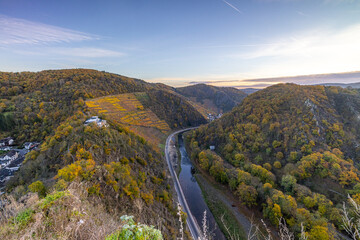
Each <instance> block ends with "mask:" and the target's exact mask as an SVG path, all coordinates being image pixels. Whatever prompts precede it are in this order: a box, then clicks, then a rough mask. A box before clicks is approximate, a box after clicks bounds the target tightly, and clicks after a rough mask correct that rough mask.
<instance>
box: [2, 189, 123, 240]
mask: <svg viewBox="0 0 360 240" xmlns="http://www.w3.org/2000/svg"><path fill="white" fill-rule="evenodd" d="M59 193H61V194H59ZM87 195H88V193H87V187H86V186H85V185H84V184H81V183H72V184H71V185H70V186H69V188H68V189H67V190H66V191H65V192H54V193H53V194H52V195H51V196H52V199H51V198H48V197H47V198H45V199H42V200H41V201H34V195H32V196H31V197H27V199H24V201H23V203H22V204H21V203H20V204H19V203H15V201H14V199H12V200H10V201H8V202H7V204H6V206H5V209H8V210H6V212H7V213H8V216H6V217H4V216H3V218H2V222H1V227H0V235H1V236H2V239H84V240H85V239H86V240H88V239H94V240H95V239H105V237H106V236H107V235H109V234H111V233H112V232H114V231H116V230H117V229H119V227H120V226H121V222H120V219H117V220H116V219H114V218H113V217H112V216H111V215H110V214H108V213H107V212H106V210H105V208H104V206H103V205H102V204H101V202H100V201H98V202H97V203H96V204H91V203H90V202H89V201H88V200H87V197H88V196H87ZM54 196H60V197H59V198H57V199H56V197H54ZM49 199H50V200H49ZM24 209H31V210H32V215H31V217H30V218H29V219H28V220H26V221H25V222H22V223H20V222H16V221H14V216H15V218H16V216H19V215H20V214H21V211H23V210H24ZM5 219H6V220H5Z"/></svg>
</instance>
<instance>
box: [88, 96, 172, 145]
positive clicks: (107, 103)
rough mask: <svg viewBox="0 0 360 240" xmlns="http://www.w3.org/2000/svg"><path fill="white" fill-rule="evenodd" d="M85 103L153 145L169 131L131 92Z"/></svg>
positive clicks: (97, 112)
mask: <svg viewBox="0 0 360 240" xmlns="http://www.w3.org/2000/svg"><path fill="white" fill-rule="evenodd" d="M86 105H87V106H88V107H89V108H90V110H92V111H93V112H94V113H96V114H103V115H105V116H106V117H107V118H108V119H109V120H112V121H114V122H117V123H120V124H122V125H124V126H127V127H128V128H129V130H130V131H133V132H135V133H136V134H138V135H140V136H142V137H143V138H145V139H146V140H147V141H148V142H149V143H151V144H153V145H154V146H158V144H159V143H160V142H161V140H162V138H163V137H164V136H165V135H166V134H167V132H169V131H170V127H169V125H168V124H167V123H166V122H165V121H163V120H160V119H159V118H158V117H157V116H156V114H155V113H153V112H152V111H151V110H150V109H145V108H144V106H143V105H142V104H141V103H140V101H139V100H138V99H137V98H136V96H135V95H134V94H132V93H126V94H119V95H113V96H106V97H101V98H96V99H91V100H88V101H86Z"/></svg>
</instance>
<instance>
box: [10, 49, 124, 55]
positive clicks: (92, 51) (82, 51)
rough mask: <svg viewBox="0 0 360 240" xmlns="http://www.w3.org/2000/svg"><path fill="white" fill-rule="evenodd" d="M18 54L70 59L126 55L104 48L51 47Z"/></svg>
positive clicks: (22, 51)
mask: <svg viewBox="0 0 360 240" xmlns="http://www.w3.org/2000/svg"><path fill="white" fill-rule="evenodd" d="M14 52H15V53H17V54H22V55H35V56H49V55H51V56H57V57H61V56H69V57H85V58H101V57H121V56H124V55H125V54H124V53H122V52H117V51H112V50H107V49H102V48H93V47H81V48H76V47H51V48H47V47H45V48H42V49H41V51H40V49H35V51H34V50H32V51H28V50H15V51H14Z"/></svg>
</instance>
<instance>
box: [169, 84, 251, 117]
mask: <svg viewBox="0 0 360 240" xmlns="http://www.w3.org/2000/svg"><path fill="white" fill-rule="evenodd" d="M175 91H176V92H177V93H179V94H181V95H183V96H185V97H187V98H189V99H190V100H192V101H194V102H196V103H197V104H199V105H200V106H202V107H204V108H207V109H209V110H211V111H214V112H216V113H225V112H228V111H230V110H231V109H232V108H233V107H235V106H236V105H237V104H239V103H240V102H241V101H242V100H243V99H244V98H245V97H246V94H245V93H244V92H242V91H241V90H238V89H236V88H231V87H214V86H210V85H206V84H197V85H192V86H188V87H181V88H176V90H175Z"/></svg>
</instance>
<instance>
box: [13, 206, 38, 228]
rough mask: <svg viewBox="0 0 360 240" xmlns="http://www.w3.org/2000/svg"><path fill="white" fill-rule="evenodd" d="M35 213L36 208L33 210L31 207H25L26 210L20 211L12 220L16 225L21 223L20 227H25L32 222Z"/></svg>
mask: <svg viewBox="0 0 360 240" xmlns="http://www.w3.org/2000/svg"><path fill="white" fill-rule="evenodd" d="M33 214H34V210H32V209H30V208H28V209H25V210H24V211H22V212H20V213H18V214H17V215H16V216H15V217H14V218H13V221H12V222H13V224H14V225H19V226H20V227H23V226H25V225H26V224H28V223H29V222H30V220H31V218H32V216H33Z"/></svg>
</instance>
